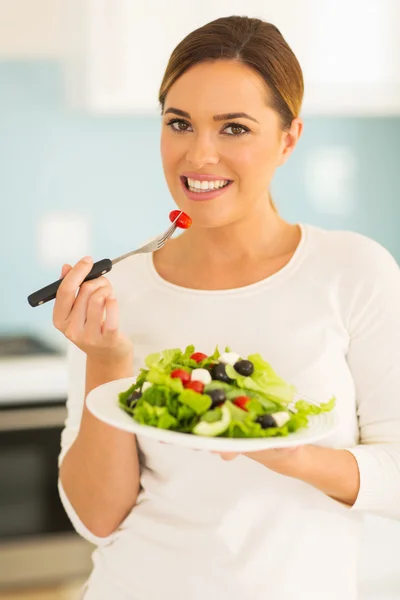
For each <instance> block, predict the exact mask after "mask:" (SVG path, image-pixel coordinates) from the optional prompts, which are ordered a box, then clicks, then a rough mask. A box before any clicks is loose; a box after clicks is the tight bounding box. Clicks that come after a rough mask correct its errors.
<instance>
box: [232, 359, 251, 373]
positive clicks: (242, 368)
mask: <svg viewBox="0 0 400 600" xmlns="http://www.w3.org/2000/svg"><path fill="white" fill-rule="evenodd" d="M233 368H234V369H235V371H236V372H237V373H239V375H244V376H245V377H249V375H252V374H253V373H254V365H253V363H252V362H251V361H249V360H238V361H237V363H235V364H234V365H233Z"/></svg>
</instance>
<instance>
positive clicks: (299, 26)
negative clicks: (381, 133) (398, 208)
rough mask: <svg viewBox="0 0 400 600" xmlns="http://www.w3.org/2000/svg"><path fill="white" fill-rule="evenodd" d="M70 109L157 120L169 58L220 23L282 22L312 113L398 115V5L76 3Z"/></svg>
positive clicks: (372, 1) (333, 1)
mask: <svg viewBox="0 0 400 600" xmlns="http://www.w3.org/2000/svg"><path fill="white" fill-rule="evenodd" d="M66 10H68V17H69V18H68V19H67V20H66V22H68V23H69V27H70V35H69V39H70V41H71V43H70V50H69V54H68V56H66V60H65V65H66V75H67V77H66V81H67V86H66V90H67V93H68V98H69V102H70V104H72V105H73V106H77V107H80V108H85V109H88V110H90V111H93V112H99V113H110V114H118V113H120V114H136V115H155V114H158V111H159V109H158V101H157V95H158V88H159V86H160V83H161V79H162V76H163V73H164V70H165V67H166V65H167V61H168V58H169V56H170V54H171V52H172V50H173V49H174V47H175V46H176V44H177V43H178V42H179V41H180V40H181V39H182V38H183V37H184V36H185V35H187V34H188V33H189V32H190V31H192V30H193V29H195V28H196V27H199V26H201V25H203V24H204V23H206V22H208V21H211V20H213V19H215V18H217V17H221V16H226V15H231V14H246V15H248V16H258V17H261V18H264V19H265V20H269V21H271V22H273V23H275V24H276V25H277V26H278V28H279V29H280V30H281V32H282V34H283V35H284V36H285V38H286V39H287V41H288V42H289V44H290V45H291V46H292V48H293V50H294V52H295V53H296V55H297V56H298V58H299V61H300V63H301V65H302V68H303V71H304V76H305V84H306V93H305V101H304V110H303V113H304V114H310V113H311V114H327V115H329V114H332V115H335V114H356V115H358V114H372V115H376V114H383V115H386V114H400V60H399V58H400V41H399V40H400V2H399V1H398V0H368V1H367V2H365V0H323V1H322V0H218V2H215V1H214V0H202V1H201V2H198V3H196V4H194V3H190V2H187V0H170V1H169V2H161V0H158V1H153V0H148V1H145V0H70V2H69V3H68V4H67V5H66Z"/></svg>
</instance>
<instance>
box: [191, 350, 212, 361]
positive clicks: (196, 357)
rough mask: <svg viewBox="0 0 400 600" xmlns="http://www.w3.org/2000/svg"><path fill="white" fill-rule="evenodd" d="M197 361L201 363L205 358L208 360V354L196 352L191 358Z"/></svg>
mask: <svg viewBox="0 0 400 600" xmlns="http://www.w3.org/2000/svg"><path fill="white" fill-rule="evenodd" d="M190 358H192V359H193V360H195V361H196V362H197V363H199V362H201V361H202V360H204V359H205V358H208V356H207V354H203V352H194V353H193V354H192V356H191V357H190Z"/></svg>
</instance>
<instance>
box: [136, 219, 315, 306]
mask: <svg viewBox="0 0 400 600" xmlns="http://www.w3.org/2000/svg"><path fill="white" fill-rule="evenodd" d="M297 225H298V226H299V227H300V231H301V238H300V242H299V244H298V245H297V248H296V250H295V251H294V253H293V256H292V257H291V259H290V260H289V261H288V262H287V263H286V265H285V266H284V267H282V269H279V271H277V272H276V273H273V274H272V275H269V276H268V277H265V278H264V279H260V280H259V281H256V282H255V283H250V284H248V285H244V286H241V287H237V288H228V289H223V290H199V289H196V288H187V287H183V286H181V285H177V284H175V283H171V282H170V281H167V280H166V279H164V278H163V277H161V275H160V274H159V273H158V271H157V269H156V267H155V265H154V256H153V255H154V253H153V252H149V253H148V254H147V255H146V266H147V269H148V272H149V274H150V277H151V279H152V280H153V282H154V283H155V284H156V285H157V287H159V288H160V289H164V290H169V291H175V292H178V293H184V294H190V295H197V296H232V295H238V294H244V293H249V292H253V291H254V292H255V291H259V290H260V289H265V288H266V287H270V286H272V285H275V284H277V283H280V282H282V281H284V280H286V279H287V278H288V277H289V276H290V275H291V274H292V273H293V272H294V271H295V270H296V269H297V268H298V267H299V266H300V264H301V263H302V261H303V258H304V255H305V251H306V248H307V245H308V241H309V228H308V226H307V225H305V224H304V223H298V224H297Z"/></svg>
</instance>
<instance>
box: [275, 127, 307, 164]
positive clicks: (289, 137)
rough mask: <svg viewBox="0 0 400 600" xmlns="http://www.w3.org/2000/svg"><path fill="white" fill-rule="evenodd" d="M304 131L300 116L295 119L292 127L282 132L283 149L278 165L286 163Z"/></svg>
mask: <svg viewBox="0 0 400 600" xmlns="http://www.w3.org/2000/svg"><path fill="white" fill-rule="evenodd" d="M302 131H303V120H302V119H300V117H297V118H296V119H293V121H292V124H291V125H290V129H287V130H286V131H284V132H283V134H282V143H281V151H280V156H279V161H278V167H281V166H282V165H284V164H285V162H286V161H287V159H288V158H289V156H290V155H291V154H292V152H293V150H294V149H295V147H296V144H297V142H298V141H299V139H300V136H301V134H302Z"/></svg>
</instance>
